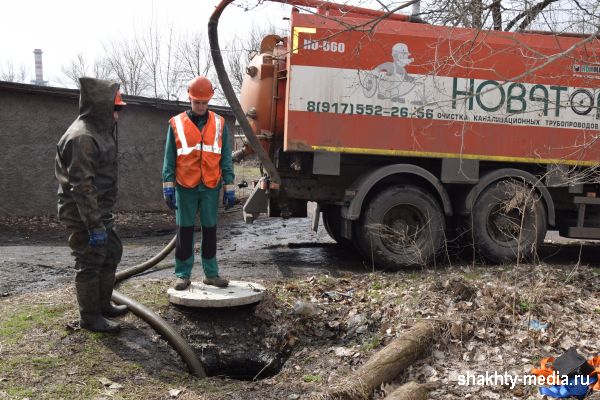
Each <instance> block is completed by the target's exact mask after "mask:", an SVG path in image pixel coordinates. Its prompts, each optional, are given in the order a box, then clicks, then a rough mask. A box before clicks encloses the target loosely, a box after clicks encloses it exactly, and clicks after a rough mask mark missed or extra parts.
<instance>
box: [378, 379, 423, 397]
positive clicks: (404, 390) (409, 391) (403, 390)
mask: <svg viewBox="0 0 600 400" xmlns="http://www.w3.org/2000/svg"><path fill="white" fill-rule="evenodd" d="M433 388H434V387H433V386H432V385H429V384H424V385H421V384H418V383H416V382H408V383H405V384H404V385H402V386H400V387H399V388H398V389H396V390H394V391H393V392H392V393H390V394H388V395H387V396H385V398H384V399H383V400H427V399H428V398H429V397H428V396H429V391H430V390H431V389H433Z"/></svg>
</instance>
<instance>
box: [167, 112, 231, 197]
mask: <svg viewBox="0 0 600 400" xmlns="http://www.w3.org/2000/svg"><path fill="white" fill-rule="evenodd" d="M169 123H170V124H171V127H172V128H173V132H174V134H175V144H176V145H177V159H176V162H175V176H176V179H177V183H178V184H179V185H181V186H183V187H186V188H194V187H196V186H198V184H199V183H200V182H202V183H204V185H205V186H206V187H209V188H215V187H216V186H217V185H218V183H219V181H220V180H221V148H222V143H223V129H224V127H225V120H224V118H223V117H221V116H220V115H217V114H215V113H213V112H212V111H208V118H207V120H206V124H205V125H204V127H203V128H202V132H201V131H200V130H199V129H198V127H197V126H196V124H194V123H193V122H192V120H191V119H190V118H189V117H188V115H187V113H186V112H185V111H184V112H182V113H181V114H179V115H176V116H174V117H173V118H171V119H170V120H169Z"/></svg>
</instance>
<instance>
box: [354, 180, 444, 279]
mask: <svg viewBox="0 0 600 400" xmlns="http://www.w3.org/2000/svg"><path fill="white" fill-rule="evenodd" d="M444 229H445V220H444V215H443V213H442V209H441V207H440V205H439V204H438V202H437V201H436V199H435V198H434V197H433V196H432V195H431V194H429V193H428V192H427V191H425V190H424V189H421V188H419V187H417V186H411V185H399V186H394V187H391V188H389V189H386V190H383V191H382V192H380V193H378V194H377V195H376V196H375V197H374V198H373V199H372V200H371V202H370V203H369V205H368V206H367V207H366V209H365V210H364V212H363V214H362V216H361V219H360V220H359V221H358V225H357V229H356V233H357V235H356V236H357V237H356V241H355V244H356V246H357V247H358V249H359V250H360V251H361V253H362V254H363V256H364V257H365V258H366V259H367V260H373V261H374V262H375V264H376V265H377V266H379V267H382V268H386V269H401V268H405V267H412V266H417V265H425V264H427V263H428V262H429V261H430V260H431V259H432V258H433V257H434V256H435V254H436V253H437V252H438V251H439V250H440V249H441V248H442V245H443V244H444Z"/></svg>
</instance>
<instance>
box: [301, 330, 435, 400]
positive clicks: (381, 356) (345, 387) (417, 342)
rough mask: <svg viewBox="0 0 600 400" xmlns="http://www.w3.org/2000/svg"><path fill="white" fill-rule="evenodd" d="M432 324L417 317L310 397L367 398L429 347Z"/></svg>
mask: <svg viewBox="0 0 600 400" xmlns="http://www.w3.org/2000/svg"><path fill="white" fill-rule="evenodd" d="M434 332H435V326H434V324H433V322H431V321H419V322H417V323H416V324H415V325H414V326H413V327H412V328H410V329H409V330H408V331H406V332H405V333H404V334H402V336H400V337H399V338H396V339H394V340H392V341H391V342H390V343H389V344H388V345H387V346H385V347H384V348H383V349H381V350H380V351H378V352H377V353H375V354H374V355H373V356H372V357H371V358H370V359H369V360H368V361H367V362H366V363H365V364H364V365H362V366H361V367H359V368H358V369H357V370H356V371H355V372H353V373H352V374H350V375H349V376H348V377H346V378H344V379H343V380H342V382H340V383H337V384H335V385H334V386H332V387H331V388H330V389H328V390H327V391H326V392H325V393H319V394H315V395H313V396H311V400H367V399H370V398H371V396H372V393H373V391H374V390H375V389H376V388H378V387H379V386H381V384H382V383H385V382H390V381H392V380H393V379H394V378H395V377H396V376H398V374H399V373H400V372H402V370H404V369H405V368H407V367H408V366H409V365H411V364H412V363H414V362H415V361H416V360H418V359H419V358H421V356H423V354H424V353H426V351H427V350H428V349H429V348H430V346H431V344H432V342H433V338H434Z"/></svg>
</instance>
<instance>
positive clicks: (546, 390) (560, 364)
mask: <svg viewBox="0 0 600 400" xmlns="http://www.w3.org/2000/svg"><path fill="white" fill-rule="evenodd" d="M531 373H532V374H534V375H537V376H539V377H544V378H545V381H546V382H547V383H548V385H550V386H548V387H541V388H540V394H542V395H544V396H548V397H552V398H556V399H562V398H569V397H575V398H577V399H583V398H585V397H587V395H588V394H591V393H592V391H596V390H600V382H598V375H599V374H600V357H594V358H592V359H590V360H587V361H586V359H585V358H584V357H583V356H581V355H580V354H578V353H577V350H576V349H575V347H571V348H570V349H569V350H567V351H566V352H565V353H563V354H562V355H560V356H559V357H557V358H556V359H555V358H554V357H548V358H544V359H542V360H541V361H540V368H533V369H532V370H531Z"/></svg>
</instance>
